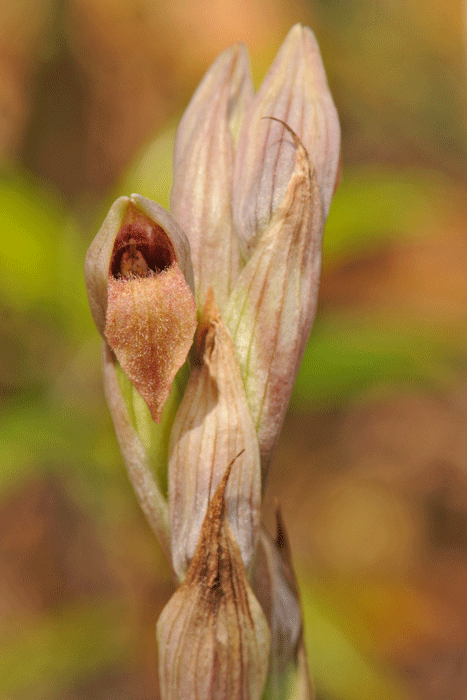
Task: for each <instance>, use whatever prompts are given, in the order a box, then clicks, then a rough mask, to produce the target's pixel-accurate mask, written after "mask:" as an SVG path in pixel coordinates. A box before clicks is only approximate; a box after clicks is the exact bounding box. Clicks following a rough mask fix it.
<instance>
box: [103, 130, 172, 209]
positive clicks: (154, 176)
mask: <svg viewBox="0 0 467 700" xmlns="http://www.w3.org/2000/svg"><path fill="white" fill-rule="evenodd" d="M177 123H178V119H176V120H172V121H170V122H168V124H167V125H166V126H165V127H164V129H163V130H162V131H161V132H159V134H157V136H156V137H155V138H154V139H153V140H152V141H150V142H149V143H148V144H146V146H145V147H144V148H143V149H142V150H141V151H140V153H139V154H138V155H137V156H136V158H135V159H134V161H133V164H132V165H131V166H130V168H129V170H128V171H127V174H126V176H125V179H124V180H123V182H122V184H121V186H120V187H119V189H118V192H117V195H127V196H128V195H130V194H131V193H132V192H137V193H138V194H142V195H143V197H147V198H148V199H152V200H154V201H155V202H157V203H158V204H160V205H161V207H164V208H165V209H169V208H170V190H171V187H172V173H173V165H172V157H173V144H174V139H175V131H176V129H177Z"/></svg>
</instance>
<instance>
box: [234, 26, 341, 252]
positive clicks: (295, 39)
mask: <svg viewBox="0 0 467 700" xmlns="http://www.w3.org/2000/svg"><path fill="white" fill-rule="evenodd" d="M265 117H275V118H276V120H280V122H284V123H285V124H287V125H288V126H289V127H290V128H291V129H292V130H293V131H294V133H295V134H296V135H297V136H298V138H299V139H300V141H301V142H302V144H303V145H304V147H305V149H306V151H307V152H308V157H309V159H310V162H311V164H312V167H313V169H314V170H315V172H316V178H317V182H318V186H319V189H320V192H321V196H322V200H323V203H324V213H325V216H327V213H328V211H329V206H330V203H331V198H332V195H333V192H334V188H335V184H336V177H337V171H338V165H339V149H340V127H339V119H338V116H337V112H336V108H335V106H334V102H333V100H332V97H331V93H330V92H329V87H328V84H327V80H326V74H325V72H324V67H323V63H322V60H321V55H320V51H319V47H318V44H317V41H316V39H315V36H314V34H313V32H312V31H311V30H310V29H308V27H302V26H301V25H299V24H296V25H295V26H294V27H292V29H291V30H290V32H289V33H288V35H287V37H286V39H285V41H284V43H283V44H282V46H281V48H280V49H279V51H278V53H277V56H276V58H275V59H274V62H273V64H272V66H271V68H270V69H269V71H268V73H267V74H266V77H265V78H264V80H263V82H262V84H261V86H260V88H259V90H258V93H257V94H256V96H255V99H254V101H253V102H252V104H251V106H250V108H249V110H248V111H247V114H246V115H245V118H244V120H243V127H242V130H241V132H240V137H239V141H238V150H237V153H236V157H235V169H234V184H233V210H234V222H235V226H236V229H237V231H238V234H239V236H240V241H241V245H242V248H243V252H244V255H245V256H246V257H248V256H249V255H251V252H252V251H253V250H254V247H255V245H256V243H257V241H258V239H259V237H260V236H261V234H262V232H263V231H264V230H265V228H266V227H267V226H268V224H269V222H270V221H271V218H272V216H273V214H274V212H275V211H276V210H277V209H278V207H279V206H280V204H281V202H282V199H283V197H284V195H285V192H286V190H287V188H288V184H289V181H290V178H291V175H292V172H293V171H294V169H295V149H294V144H293V141H292V140H291V139H290V135H289V134H288V133H287V132H286V131H285V129H284V128H283V126H282V125H281V124H280V123H279V121H272V120H270V119H265Z"/></svg>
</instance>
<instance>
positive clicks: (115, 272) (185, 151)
mask: <svg viewBox="0 0 467 700" xmlns="http://www.w3.org/2000/svg"><path fill="white" fill-rule="evenodd" d="M339 149H340V130H339V121H338V117H337V112H336V109H335V107H334V103H333V101H332V97H331V94H330V92H329V88H328V85H327V81H326V76H325V72H324V68H323V65H322V61H321V56H320V53H319V48H318V45H317V42H316V39H315V37H314V35H313V33H312V32H311V30H309V29H308V28H304V27H302V26H300V25H296V26H295V27H293V28H292V29H291V30H290V32H289V34H288V36H287V38H286V39H285V41H284V43H283V45H282V47H281V48H280V50H279V52H278V54H277V56H276V58H275V60H274V62H273V64H272V66H271V68H270V70H269V72H268V73H267V75H266V77H265V79H264V81H263V83H262V85H261V87H260V89H259V90H258V92H257V94H256V95H255V93H254V90H253V86H252V81H251V76H250V70H249V64H248V57H247V53H246V50H245V48H244V47H243V46H242V45H240V44H238V45H236V46H233V47H232V48H230V49H227V50H226V51H224V52H223V53H222V54H221V55H220V56H219V58H218V59H217V60H216V61H215V62H214V64H213V65H212V66H211V68H210V69H209V70H208V72H207V74H206V75H205V77H204V79H203V80H202V82H201V84H200V85H199V87H198V89H197V90H196V92H195V94H194V96H193V98H192V100H191V102H190V104H189V106H188V108H187V110H186V111H185V113H184V115H183V117H182V119H181V121H180V124H179V127H178V131H177V134H176V139H175V146H174V182H173V189H172V196H171V214H169V213H168V212H166V211H165V210H164V209H162V208H161V207H160V206H158V205H157V204H155V203H154V202H150V201H149V200H147V199H145V198H143V197H141V196H139V195H131V197H130V198H127V197H121V198H120V199H118V200H117V201H116V202H115V204H114V205H113V207H112V208H111V210H110V212H109V214H108V216H107V218H106V219H105V221H104V223H103V225H102V228H101V230H100V231H99V233H98V234H97V236H96V238H95V239H94V241H93V243H92V244H91V246H90V248H89V251H88V253H87V256H86V264H85V275H86V284H87V290H88V296H89V302H90V307H91V312H92V315H93V318H94V321H95V323H96V325H97V328H98V330H99V331H100V333H101V335H102V337H103V345H104V382H105V388H106V394H107V399H108V403H109V407H110V410H111V413H112V417H113V420H114V425H115V430H116V433H117V437H118V440H119V443H120V447H121V450H122V454H123V457H124V459H125V462H126V465H127V468H128V473H129V476H130V479H131V481H132V484H133V487H134V489H135V492H136V495H137V496H138V499H139V500H140V503H141V506H142V508H143V510H144V512H145V514H146V516H147V518H148V521H149V523H150V525H151V526H152V528H153V529H154V531H155V533H156V535H157V536H158V538H159V540H160V542H161V545H162V548H163V550H164V552H165V554H166V556H167V558H168V561H169V563H170V566H171V568H172V572H173V575H174V580H175V582H176V583H177V584H179V588H178V590H177V591H176V592H175V593H174V596H173V597H172V599H171V600H170V601H169V603H168V604H167V606H166V607H165V608H164V610H163V612H162V614H161V616H160V618H159V621H158V624H157V637H158V643H159V666H160V668H159V676H160V684H161V688H160V690H161V697H162V699H163V700H191V699H192V698H200V699H202V700H210V699H211V698H215V699H216V700H218V699H219V700H222V699H225V700H231V699H235V700H246V699H249V700H260V698H261V697H262V694H263V691H264V689H265V688H266V692H267V694H268V695H267V697H271V698H277V699H279V698H281V699H282V698H284V700H285V699H286V698H287V699H292V698H302V699H303V700H306V699H307V698H308V699H310V698H312V690H311V685H310V683H309V680H308V672H307V666H306V659H305V651H304V646H303V635H302V622H301V612H300V605H299V598H298V589H297V585H296V581H295V577H294V575H293V569H292V562H291V556H290V549H289V546H288V542H287V537H286V535H285V528H284V525H283V522H282V520H281V518H280V516H278V532H277V536H276V539H275V540H274V538H272V537H271V536H270V535H269V534H268V533H267V532H266V531H265V529H264V527H262V525H261V520H260V509H261V498H262V493H263V492H264V489H265V486H266V481H267V474H268V470H269V466H270V463H271V460H272V457H273V454H274V449H275V446H276V443H277V440H278V437H279V433H280V430H281V426H282V423H283V420H284V416H285V412H286V410H287V406H288V404H289V400H290V395H291V392H292V388H293V385H294V381H295V378H296V375H297V372H298V369H299V365H300V361H301V358H302V355H303V352H304V349H305V345H306V342H307V340H308V336H309V333H310V330H311V327H312V324H313V320H314V315H315V311H316V302H317V293H318V282H319V274H320V262H321V240H322V235H323V230H324V224H325V220H326V217H327V214H328V211H329V207H330V203H331V198H332V195H333V192H334V190H335V187H336V182H337V179H338V168H339Z"/></svg>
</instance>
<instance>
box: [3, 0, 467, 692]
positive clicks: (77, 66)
mask: <svg viewBox="0 0 467 700" xmlns="http://www.w3.org/2000/svg"><path fill="white" fill-rule="evenodd" d="M463 14H464V8H463V7H462V6H461V4H460V3H457V2H448V3H445V2H441V0H433V2H431V3H429V4H426V3H425V2H422V1H421V0H404V1H403V0H391V1H388V0H340V1H338V0H315V2H299V1H298V0H297V2H294V3H290V2H286V1H285V0H270V1H269V2H265V1H264V0H228V1H227V2H222V3H221V2H196V1H195V2H188V0H160V1H158V2H155V1H154V0H119V1H118V2H117V0H61V1H58V0H16V1H15V2H14V3H6V2H3V3H1V4H0V236H1V239H0V241H1V245H0V267H1V269H2V271H3V273H4V274H3V275H1V276H0V319H1V323H0V390H1V394H0V411H1V422H0V700H94V699H95V700H98V699H99V700H119V699H120V698H122V700H123V698H125V700H153V699H155V698H157V697H158V695H157V689H156V688H157V651H156V644H155V634H154V627H155V622H156V619H157V617H158V615H159V612H160V610H161V609H162V606H163V605H164V604H165V602H166V601H167V600H168V598H169V596H170V595H171V591H172V588H171V582H170V577H169V573H168V570H167V567H166V565H165V563H164V561H163V559H162V555H161V553H160V550H159V547H158V544H157V543H156V542H155V540H154V539H153V537H152V535H151V532H150V531H149V528H148V527H147V525H146V523H145V521H144V519H143V517H142V515H141V513H140V511H139V508H138V506H137V504H136V501H135V498H134V497H133V494H132V492H131V489H130V486H129V484H128V482H127V480H126V476H125V473H124V469H123V466H122V461H121V458H120V455H119V452H118V449H117V446H116V440H115V438H114V434H113V430H112V426H111V423H110V418H109V415H108V411H107V408H106V405H105V402H104V399H103V392H102V387H101V376H100V352H99V340H98V337H97V332H96V331H95V329H94V327H93V325H92V322H91V319H90V315H89V312H88V308H87V301H86V297H85V290H84V281H83V274H82V266H83V259H84V254H85V251H86V248H87V246H88V245H89V243H90V241H91V240H92V238H93V237H94V235H95V233H96V231H97V230H98V228H99V226H100V222H101V221H102V218H103V216H104V214H105V212H106V209H107V207H108V205H109V204H110V203H111V201H112V200H113V199H114V198H115V197H116V196H118V195H119V194H122V193H125V194H129V193H130V192H133V191H137V192H141V194H144V195H146V196H148V197H151V198H153V199H156V200H157V201H159V202H160V203H161V204H163V205H167V202H168V192H169V188H170V178H171V161H170V159H171V155H170V154H171V147H172V142H173V134H174V129H175V126H176V123H177V120H178V118H179V116H180V114H181V111H182V110H183V107H184V106H185V105H186V103H187V101H188V100H189V98H190V95H191V93H192V91H193V89H194V87H195V86H196V84H197V82H198V81H199V79H200V78H201V76H202V75H203V73H204V71H205V70H206V69H207V67H208V66H209V64H210V63H211V61H212V60H213V59H214V58H215V57H216V55H217V54H218V53H219V52H220V51H221V50H222V49H223V48H225V47H226V46H228V45H230V44H231V43H233V42H235V41H237V40H241V41H244V42H245V43H246V44H247V46H248V48H249V51H250V57H251V63H252V70H253V74H254V77H255V81H256V83H257V84H258V83H259V81H260V79H261V77H262V76H263V75H264V73H265V71H266V70H267V67H268V66H269V64H270V62H271V60H272V58H273V56H274V54H275V52H276V51H277V48H278V47H279V45H280V43H281V42H282V40H283V38H284V36H285V34H286V32H287V31H288V29H289V28H290V26H291V25H292V24H293V23H295V22H297V21H300V22H302V23H304V24H308V25H309V26H311V27H312V28H313V30H314V31H315V33H316V35H317V38H318V41H319V43H320V46H321V49H322V53H323V57H324V62H325V65H326V69H327V72H328V78H329V83H330V86H331V90H332V92H333V95H334V98H335V101H336V104H337V108H338V110H339V113H340V117H341V123H342V130H343V149H342V150H343V164H344V170H343V177H342V181H341V185H340V188H339V190H338V192H337V194H336V197H335V200H334V203H333V205H332V208H331V214H330V217H329V221H328V225H327V228H326V234H325V247H324V255H323V277H322V285H321V291H320V303H319V312H318V317H317V320H316V323H315V327H314V330H313V332H312V336H311V340H310V343H309V346H308V348H307V352H306V356H305V359H304V364H303V368H302V371H301V373H300V376H299V380H298V382H297V387H296V392H295V395H294V400H293V403H292V407H291V410H290V413H289V417H288V419H287V422H286V426H285V430H284V434H283V438H282V441H281V444H280V446H279V449H278V452H277V455H276V459H275V462H274V467H273V470H272V475H271V479H270V487H269V491H268V495H267V498H266V503H265V519H266V522H267V523H268V524H270V525H271V523H272V517H271V511H272V508H273V505H274V499H275V498H278V499H279V500H280V502H281V504H282V508H283V513H284V518H285V521H286V524H287V526H288V528H289V534H290V538H291V543H292V547H293V553H294V559H295V563H296V567H297V572H298V576H299V580H300V584H301V590H302V597H303V606H304V612H305V619H306V640H307V646H308V652H309V659H310V665H311V667H312V669H313V670H314V674H315V680H316V686H317V692H318V698H319V700H396V699H401V700H402V699H404V700H405V699H407V700H408V699H417V700H418V699H420V700H457V699H459V700H464V699H465V698H466V697H467V657H466V649H467V602H466V591H467V433H466V413H467V363H466V346H467V340H466V331H467V285H466V274H465V270H466V266H467V238H466V229H467V224H466V221H467V201H466V197H465V186H466V175H467V169H466V162H467V161H466V155H467V154H466V150H467V121H466V116H467V109H466V108H467V94H466V87H467V85H466V68H465V65H466V56H465V50H464V49H465V47H464V36H463V26H464V19H463ZM5 273H6V274H5Z"/></svg>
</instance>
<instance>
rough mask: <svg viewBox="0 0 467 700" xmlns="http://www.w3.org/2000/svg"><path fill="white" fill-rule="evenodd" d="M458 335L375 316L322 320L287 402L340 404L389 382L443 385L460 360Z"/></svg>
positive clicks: (334, 317)
mask: <svg viewBox="0 0 467 700" xmlns="http://www.w3.org/2000/svg"><path fill="white" fill-rule="evenodd" d="M458 335H459V334H458V333H457V334H456V333H454V334H453V335H452V336H451V337H449V335H448V334H446V333H439V329H436V328H426V327H425V328H424V327H421V328H420V327H416V326H415V325H414V324H412V325H410V326H409V325H408V323H407V322H405V323H401V322H400V321H398V320H397V319H394V318H387V319H385V318H381V316H378V318H375V317H374V316H355V317H353V316H351V315H343V314H333V315H328V316H325V317H324V318H321V319H319V320H318V321H317V322H316V324H315V326H314V328H313V331H312V334H311V338H310V341H309V343H308V345H307V347H306V350H305V354H304V357H303V361H302V366H301V368H300V372H299V374H298V377H297V381H296V384H295V389H294V394H293V399H294V400H295V401H296V402H297V403H300V402H303V401H306V402H310V401H319V402H327V403H336V402H342V401H346V400H348V399H349V398H350V397H351V396H352V395H353V394H354V393H355V392H356V391H359V390H361V389H364V388H365V387H366V386H368V385H370V384H378V383H384V382H390V381H395V382H404V381H410V382H413V381H418V382H425V383H429V384H433V383H434V384H439V383H443V384H445V383H446V382H449V381H450V380H452V379H454V377H455V366H454V365H453V364H452V360H455V359H456V357H457V356H458V359H459V360H460V359H461V348H460V347H458V346H459V337H458Z"/></svg>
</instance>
